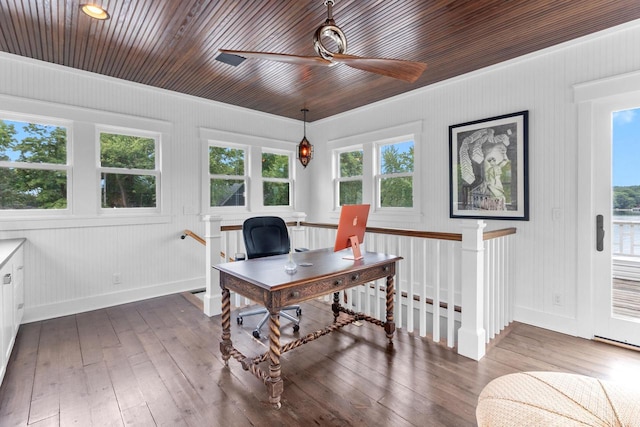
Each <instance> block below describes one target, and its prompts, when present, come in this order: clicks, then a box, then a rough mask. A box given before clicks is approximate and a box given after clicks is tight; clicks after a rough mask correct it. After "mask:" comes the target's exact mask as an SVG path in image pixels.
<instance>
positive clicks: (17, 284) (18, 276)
mask: <svg viewBox="0 0 640 427" xmlns="http://www.w3.org/2000/svg"><path fill="white" fill-rule="evenodd" d="M11 259H12V261H13V311H14V319H13V330H14V332H13V334H14V335H17V334H18V328H19V327H20V324H21V323H22V315H23V314H24V250H23V248H20V249H18V251H17V252H16V253H15V254H13V257H11Z"/></svg>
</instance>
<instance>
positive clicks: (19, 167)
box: [0, 120, 70, 210]
mask: <svg viewBox="0 0 640 427" xmlns="http://www.w3.org/2000/svg"><path fill="white" fill-rule="evenodd" d="M67 134H68V131H67V128H66V127H64V126H57V125H52V124H45V123H42V122H40V121H38V120H35V121H29V122H25V121H18V120H0V209H7V210H10V209H47V210H62V209H67V207H68V188H69V171H70V166H69V165H68V160H67V158H68V157H67Z"/></svg>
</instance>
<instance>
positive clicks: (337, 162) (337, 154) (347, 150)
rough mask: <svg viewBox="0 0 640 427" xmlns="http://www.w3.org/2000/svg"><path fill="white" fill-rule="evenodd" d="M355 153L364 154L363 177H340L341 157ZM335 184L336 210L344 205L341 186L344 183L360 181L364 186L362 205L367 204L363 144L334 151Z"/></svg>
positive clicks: (334, 202)
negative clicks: (341, 199)
mask: <svg viewBox="0 0 640 427" xmlns="http://www.w3.org/2000/svg"><path fill="white" fill-rule="evenodd" d="M355 151H361V152H362V175H356V176H349V177H341V176H340V156H341V155H342V154H344V153H351V152H355ZM333 159H334V162H333V163H334V180H333V181H334V182H333V194H334V200H333V204H334V206H335V207H336V208H338V209H339V208H340V207H341V206H342V205H341V204H340V184H341V183H343V182H355V181H359V182H360V183H361V184H362V203H365V201H364V200H365V188H364V181H365V180H364V176H365V175H364V173H365V149H364V147H363V145H362V144H358V145H353V146H349V147H343V148H339V149H336V150H334V155H333Z"/></svg>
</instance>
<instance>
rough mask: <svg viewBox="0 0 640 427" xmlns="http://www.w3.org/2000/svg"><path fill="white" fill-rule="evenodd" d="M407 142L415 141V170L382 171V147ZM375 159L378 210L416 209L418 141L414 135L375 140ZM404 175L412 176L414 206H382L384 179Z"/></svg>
mask: <svg viewBox="0 0 640 427" xmlns="http://www.w3.org/2000/svg"><path fill="white" fill-rule="evenodd" d="M405 142H412V143H413V172H400V173H392V174H385V173H383V172H382V147H385V146H389V145H395V144H402V143H405ZM373 145H374V159H375V165H374V174H373V182H374V185H373V188H374V189H375V193H374V200H375V203H376V210H379V211H407V210H414V208H415V207H416V197H417V192H416V177H415V172H416V157H417V156H416V141H415V138H414V135H403V136H398V137H394V138H389V139H385V140H380V141H376V142H374V144H373ZM403 177H411V182H412V185H411V192H412V194H411V201H412V206H410V207H403V206H386V207H384V206H382V200H381V196H382V181H383V180H384V179H389V178H403Z"/></svg>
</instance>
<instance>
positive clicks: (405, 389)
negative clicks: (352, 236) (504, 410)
mask: <svg viewBox="0 0 640 427" xmlns="http://www.w3.org/2000/svg"><path fill="white" fill-rule="evenodd" d="M302 318H303V320H302V330H301V333H308V332H311V331H313V330H315V329H319V328H320V327H321V326H322V325H324V324H325V323H326V322H328V321H330V320H331V314H330V309H329V307H328V306H327V305H325V304H324V303H321V302H317V301H314V302H311V303H307V304H304V305H303V314H302ZM256 320H257V319H256ZM232 323H233V326H232V338H233V340H234V343H235V345H236V347H238V348H239V349H241V350H242V351H243V352H244V353H245V354H248V355H249V354H257V353H261V352H263V351H265V350H266V346H265V341H264V340H261V341H258V340H254V339H253V338H252V337H251V325H253V324H254V323H253V321H250V320H249V318H247V319H245V324H244V327H243V328H242V327H240V326H238V325H235V322H232ZM285 325H286V322H285V321H283V334H282V339H283V342H285V341H286V340H288V339H289V338H291V337H292V336H293V333H292V331H291V328H290V327H287V326H285ZM220 333H221V331H220V320H219V318H212V319H209V318H207V317H206V316H204V315H203V314H202V313H201V312H200V311H199V310H198V309H197V308H196V307H195V305H193V304H191V303H190V302H188V301H187V300H186V299H185V298H183V297H182V296H181V295H172V296H167V297H162V298H156V299H152V300H147V301H142V302H137V303H132V304H126V305H122V306H117V307H113V308H110V309H104V310H97V311H93V312H89V313H83V314H78V315H75V316H67V317H63V318H58V319H53V320H47V321H44V322H36V323H31V324H26V325H22V326H21V328H20V332H19V335H18V339H17V342H16V347H15V348H14V351H13V354H12V357H11V361H10V363H9V368H8V374H7V376H6V377H5V380H4V383H3V385H2V387H1V388H0V425H1V426H3V427H5V426H14V425H16V426H23V425H33V426H58V425H60V426H68V425H77V426H91V425H94V426H107V425H114V426H120V425H133V426H155V425H167V426H198V427H201V426H253V425H255V426H312V425H316V426H394V427H396V426H411V425H414V426H438V425H444V426H465V425H475V407H476V401H477V398H478V394H479V393H480V391H481V390H482V388H483V387H484V386H485V385H486V384H487V383H488V382H489V381H490V380H492V379H493V378H496V377H498V376H500V375H504V374H507V373H512V372H518V371H526V370H550V371H563V372H574V373H579V374H584V375H591V376H595V377H598V378H604V379H607V378H609V379H611V378H612V377H614V376H617V375H620V374H621V371H620V370H619V369H620V368H619V367H620V366H623V367H624V368H623V369H626V370H628V372H622V374H623V375H625V376H627V377H628V375H627V374H633V373H634V372H635V374H634V375H638V373H640V353H638V352H634V351H632V350H627V349H622V348H618V347H614V346H610V345H607V344H603V343H598V342H593V341H588V340H583V339H579V338H573V337H568V336H565V335H562V334H558V333H554V332H550V331H546V330H543V329H539V328H535V327H532V326H527V325H523V324H514V325H512V326H511V328H510V332H509V334H508V335H506V336H504V337H502V338H501V339H500V340H499V341H498V342H497V343H496V344H495V345H494V346H493V347H492V348H491V349H490V350H489V352H488V354H487V356H486V357H485V358H484V359H482V360H481V361H480V362H475V361H472V360H469V359H466V358H464V357H461V356H458V355H457V354H456V353H455V352H454V351H452V350H450V349H447V348H445V347H443V346H440V345H437V344H433V343H430V342H429V341H427V340H425V339H421V338H419V337H415V336H413V335H411V334H408V333H407V332H406V331H404V330H399V331H398V332H397V335H396V338H395V345H394V347H393V350H389V349H388V348H387V346H386V339H385V336H384V333H383V332H382V330H381V329H380V328H378V327H374V326H372V325H369V324H365V325H363V326H361V327H358V326H355V325H351V326H348V327H346V328H344V329H342V330H341V331H340V332H336V333H333V334H330V335H328V336H325V337H321V338H320V339H318V340H316V341H314V342H312V343H310V344H307V345H305V346H302V347H300V348H298V349H296V350H294V351H291V352H290V353H287V354H285V355H283V358H282V372H283V377H284V384H285V391H284V394H283V401H282V408H281V409H280V410H278V411H276V410H273V409H271V407H270V406H269V405H268V403H267V396H266V390H265V387H264V385H263V384H262V383H261V382H260V381H259V380H258V379H256V378H255V377H254V376H253V375H251V374H249V373H248V372H245V371H243V370H242V368H241V366H240V365H239V364H238V363H236V362H235V361H233V360H232V361H231V365H230V368H224V367H223V363H222V361H221V358H220V351H219V345H218V340H219V337H220Z"/></svg>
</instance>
